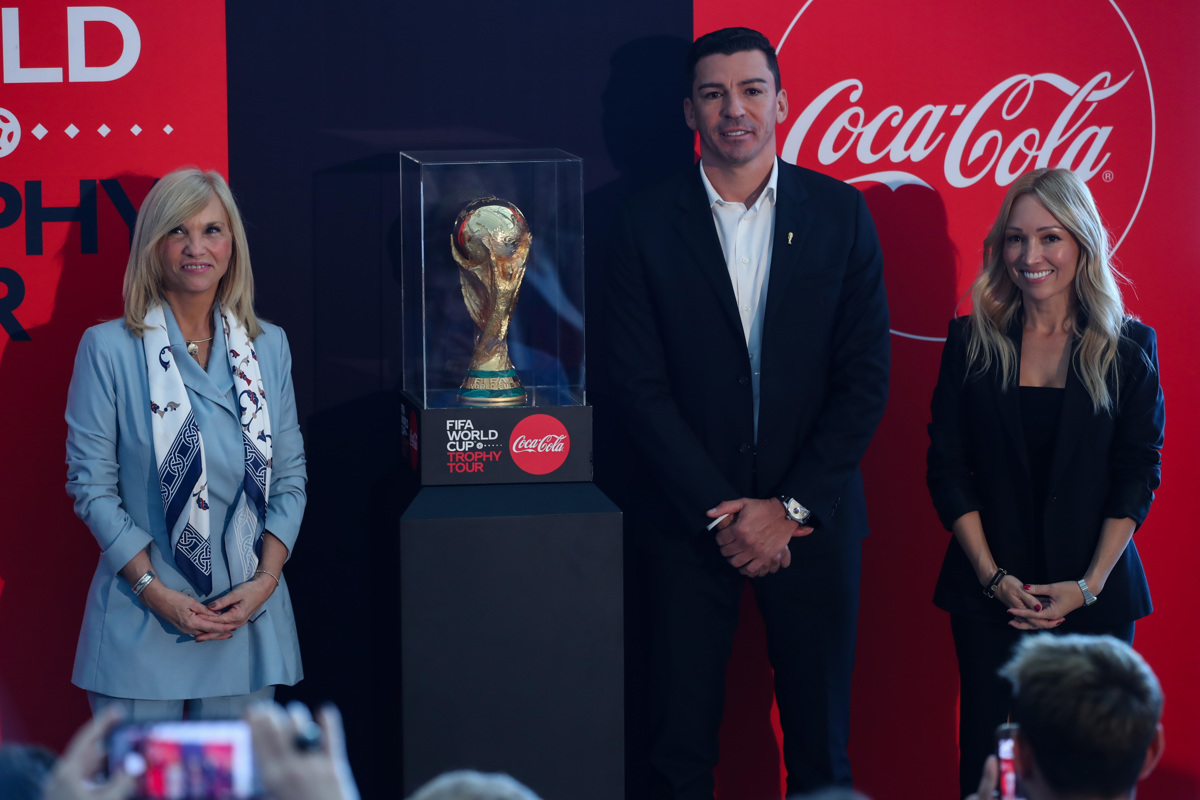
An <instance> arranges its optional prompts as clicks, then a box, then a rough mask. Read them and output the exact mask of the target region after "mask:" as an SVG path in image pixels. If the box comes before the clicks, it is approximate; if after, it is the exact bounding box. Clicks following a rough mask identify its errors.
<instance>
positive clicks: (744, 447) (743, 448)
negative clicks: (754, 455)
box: [738, 443, 750, 455]
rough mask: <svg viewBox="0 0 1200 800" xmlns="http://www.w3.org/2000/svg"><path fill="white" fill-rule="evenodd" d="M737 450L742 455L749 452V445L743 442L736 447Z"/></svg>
mask: <svg viewBox="0 0 1200 800" xmlns="http://www.w3.org/2000/svg"><path fill="white" fill-rule="evenodd" d="M738 452H739V453H741V454H743V455H745V454H746V453H749V452H750V445H748V444H745V443H743V444H742V446H741V447H739V448H738Z"/></svg>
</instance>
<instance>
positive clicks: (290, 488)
mask: <svg viewBox="0 0 1200 800" xmlns="http://www.w3.org/2000/svg"><path fill="white" fill-rule="evenodd" d="M164 311H165V312H166V318H167V327H168V333H169V336H170V340H171V343H172V344H173V345H175V344H177V345H178V350H176V352H180V353H182V352H184V348H185V345H184V339H183V336H182V334H181V333H180V331H179V327H178V325H177V324H176V322H175V318H174V316H173V315H172V314H171V311H170V309H169V308H167V309H164ZM214 317H216V319H215V321H214V326H215V330H216V338H215V339H214V341H213V346H212V353H213V355H212V357H211V358H210V359H209V365H208V370H207V372H206V371H205V370H203V369H201V367H200V365H199V364H198V363H197V362H196V361H195V360H194V359H191V358H180V359H177V360H176V363H177V364H178V365H179V371H180V375H181V376H182V378H183V382H184V385H185V386H186V387H187V392H188V397H189V399H190V401H191V403H192V410H193V412H194V413H195V416H196V421H197V423H198V424H199V427H200V435H201V437H202V438H203V440H204V452H205V461H206V467H207V476H208V482H209V507H210V514H211V517H210V518H211V520H212V528H213V529H212V531H211V534H210V542H211V543H212V556H213V592H212V594H211V595H208V596H206V597H200V596H198V595H197V593H196V591H195V589H194V588H193V587H192V586H191V585H190V584H189V583H188V581H187V580H186V579H185V578H184V577H183V576H182V575H181V574H180V573H179V572H178V570H176V568H175V561H174V558H173V555H172V553H171V547H170V537H169V533H168V531H167V528H166V517H165V514H164V512H163V504H162V495H161V493H160V490H159V485H158V467H157V464H156V461H155V458H154V444H153V436H152V434H151V430H150V414H151V411H150V390H149V380H148V377H147V372H146V357H145V353H144V350H143V347H142V340H141V339H140V338H138V337H136V336H134V335H133V333H132V332H130V330H129V329H128V328H126V327H125V324H124V322H123V321H122V320H113V321H111V322H105V323H103V324H101V325H97V326H95V327H92V328H89V329H88V330H87V331H86V332H85V333H84V335H83V339H82V341H81V342H80V344H79V352H78V354H77V355H76V357H75V372H74V374H73V375H72V377H71V388H70V391H69V393H68V395H67V411H66V418H67V493H68V494H70V495H71V497H72V498H73V499H74V501H75V513H76V514H78V515H79V518H80V519H82V520H83V521H84V523H86V524H87V526H88V528H89V529H90V530H91V532H92V535H93V536H95V537H96V541H97V543H98V544H99V545H100V561H99V564H98V565H97V567H96V573H95V576H94V577H93V578H92V583H91V586H90V588H89V589H88V594H87V602H86V605H85V608H84V614H83V627H82V630H81V631H80V633H79V646H78V648H77V650H76V653H75V669H74V672H73V674H72V677H71V680H72V682H73V683H74V684H75V685H76V686H79V687H81V688H83V689H87V690H89V691H94V692H99V693H101V694H106V695H111V696H113V697H125V698H138V699H147V700H177V699H190V698H197V697H217V696H225V695H238V694H247V693H249V692H253V691H256V690H258V689H261V688H262V687H264V686H267V685H274V684H288V685H291V684H294V683H296V682H297V681H299V680H300V679H301V678H302V677H303V670H302V668H301V665H300V648H299V645H298V643H297V641H296V624H295V619H294V617H293V615H292V603H291V599H290V597H289V595H288V588H287V581H286V579H281V585H280V586H279V588H278V589H276V591H275V593H274V594H272V595H271V598H270V599H269V600H268V601H267V603H266V605H265V606H264V607H263V608H264V611H265V613H263V614H262V615H261V616H259V617H258V618H257V619H256V620H255V621H254V622H251V623H247V624H246V625H245V626H243V627H241V628H239V629H238V630H237V631H235V632H234V635H233V637H232V638H231V639H226V640H223V641H215V642H200V643H197V642H195V641H193V639H192V637H191V636H186V635H184V634H183V633H181V632H180V631H179V630H178V629H176V628H175V627H174V626H172V625H170V624H168V623H166V622H164V621H163V620H161V619H159V618H158V617H157V616H155V614H154V613H153V612H151V611H150V610H149V609H148V608H146V607H145V606H144V605H143V604H142V603H141V601H140V600H138V598H137V597H135V596H134V594H133V589H132V587H131V586H130V585H129V582H128V581H126V580H125V579H124V578H123V577H121V576H120V575H119V574H118V573H119V571H120V569H121V568H122V567H123V566H125V565H126V564H127V563H129V560H130V559H132V558H133V557H134V556H135V555H137V553H138V552H139V551H141V550H144V549H146V547H147V546H149V552H150V559H151V561H152V562H153V565H154V571H155V572H156V573H157V574H158V579H159V580H161V581H163V583H165V584H166V585H167V586H169V587H170V588H172V589H176V590H178V591H181V592H185V593H187V594H190V595H192V596H193V597H197V599H199V600H200V601H201V602H205V601H207V600H209V599H211V598H212V597H215V596H217V595H219V594H223V593H224V592H226V591H228V590H229V589H230V588H231V579H230V574H229V568H228V566H227V564H228V559H226V557H225V552H224V547H223V545H224V530H223V529H219V528H218V525H219V521H220V520H225V521H226V523H228V521H229V518H230V517H231V515H232V512H233V509H234V508H235V507H236V500H237V499H238V494H239V492H240V491H241V481H242V471H243V467H242V458H243V457H242V443H241V432H240V427H239V422H238V412H237V407H236V404H235V399H236V396H237V393H236V392H235V391H233V389H234V379H233V376H232V375H231V374H230V371H229V361H228V359H227V358H224V357H222V356H223V354H224V353H225V352H226V347H225V343H224V336H223V334H222V331H221V324H220V318H219V316H218V315H217V312H216V311H214ZM254 349H255V352H256V353H257V354H258V365H259V369H260V370H261V372H262V379H263V385H264V387H265V388H266V393H267V397H268V402H269V406H268V408H269V409H270V414H271V428H272V436H273V440H272V444H273V452H272V469H271V486H270V496H269V500H268V506H267V520H266V522H267V526H266V527H267V530H268V531H270V532H271V533H272V534H274V535H275V536H276V537H278V538H279V540H280V541H282V542H283V543H284V544H285V545H286V546H287V548H288V554H289V556H290V554H291V553H292V552H293V548H294V546H295V543H296V536H297V534H298V533H299V530H300V520H301V518H302V517H303V515H304V504H305V491H304V486H305V483H306V480H307V476H306V473H305V467H304V443H303V441H302V439H301V436H300V427H299V424H298V422H297V419H296V400H295V393H294V390H293V388H292V376H291V368H292V357H291V352H290V350H289V349H288V342H287V337H286V336H285V335H284V333H283V331H282V330H281V329H280V328H278V327H276V326H274V325H270V324H266V323H263V331H262V333H261V334H260V335H259V336H258V338H257V339H255V341H254Z"/></svg>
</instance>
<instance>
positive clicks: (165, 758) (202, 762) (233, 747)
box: [108, 719, 262, 800]
mask: <svg viewBox="0 0 1200 800" xmlns="http://www.w3.org/2000/svg"><path fill="white" fill-rule="evenodd" d="M108 765H109V772H110V773H112V772H116V771H121V772H126V773H128V774H130V775H133V776H134V777H136V778H137V793H136V794H135V795H134V797H135V798H137V800H216V798H252V797H257V796H259V795H261V794H262V792H261V787H260V786H259V784H258V780H257V776H256V774H255V769H254V753H253V748H252V745H251V741H250V726H249V725H247V724H246V722H245V721H243V720H232V719H231V720H194V721H185V722H149V723H132V724H129V725H122V726H120V727H119V728H117V729H116V730H115V731H113V733H112V735H111V737H110V738H109V744H108Z"/></svg>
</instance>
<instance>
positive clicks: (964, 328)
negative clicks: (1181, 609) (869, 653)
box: [928, 169, 1164, 795]
mask: <svg viewBox="0 0 1200 800" xmlns="http://www.w3.org/2000/svg"><path fill="white" fill-rule="evenodd" d="M1116 277H1117V276H1116V273H1115V271H1114V269H1113V267H1112V265H1111V264H1110V261H1109V243H1108V236H1107V233H1106V232H1105V230H1104V226H1103V223H1102V222H1101V220H1100V215H1099V213H1098V212H1097V210H1096V206H1095V203H1094V201H1093V200H1092V197H1091V194H1090V192H1089V191H1088V189H1087V186H1086V184H1084V183H1083V181H1082V180H1080V179H1079V178H1078V177H1077V176H1076V175H1074V174H1073V173H1071V172H1070V171H1068V170H1046V169H1041V170H1035V171H1033V172H1030V173H1028V174H1026V175H1024V176H1022V177H1021V178H1019V179H1018V180H1017V181H1016V182H1015V183H1014V184H1013V185H1012V186H1011V187H1010V189H1009V191H1008V193H1007V195H1006V196H1005V198H1004V202H1003V204H1002V205H1001V208H1000V213H999V214H998V216H997V218H996V222H995V224H994V225H993V226H992V230H991V232H990V233H989V234H988V236H987V239H986V240H985V242H984V264H983V267H982V269H981V270H980V274H979V276H978V278H976V280H975V283H974V285H973V287H972V290H971V295H972V302H973V305H974V307H973V310H972V312H971V314H970V315H968V316H966V317H961V318H959V319H956V320H953V321H952V322H951V323H950V329H949V333H948V336H947V339H946V345H945V349H944V350H943V352H942V364H941V370H940V372H939V374H938V382H937V387H936V388H935V390H934V396H933V403H932V420H933V421H932V423H931V424H930V426H929V436H930V446H929V454H928V467H929V470H928V483H929V490H930V493H931V494H932V496H933V502H934V506H935V507H936V508H937V511H938V516H939V517H940V519H941V521H942V524H943V525H945V527H946V529H947V530H950V531H953V533H954V536H953V538H952V539H951V540H950V543H949V546H948V547H947V549H946V556H945V559H944V561H943V562H942V569H941V573H940V575H939V576H938V582H937V588H936V591H935V593H934V602H935V603H936V604H937V606H938V607H939V608H942V609H944V610H946V611H948V612H950V620H951V630H952V632H953V634H954V645H955V651H956V653H957V655H958V664H959V676H960V680H961V714H960V730H959V746H960V752H961V762H960V765H959V779H960V788H961V794H962V795H967V794H970V793H971V791H973V790H974V788H975V787H976V786H977V784H978V781H979V775H980V771H981V769H982V767H983V762H984V759H985V758H986V757H987V755H988V754H989V753H990V752H991V751H992V750H993V748H994V730H995V727H996V726H997V725H999V724H1000V723H1002V722H1004V721H1005V719H1006V718H1007V715H1008V701H1009V690H1008V687H1007V684H1005V683H1004V682H1003V680H1002V679H1000V678H999V677H998V676H997V674H996V671H997V669H999V667H1000V666H1001V665H1002V664H1003V663H1004V662H1005V661H1006V660H1007V659H1008V657H1009V655H1010V653H1011V650H1012V648H1013V645H1014V644H1015V643H1016V642H1017V640H1018V638H1019V637H1020V636H1022V635H1024V634H1025V633H1026V632H1030V631H1041V630H1053V631H1061V632H1064V633H1066V632H1077V633H1078V632H1086V633H1107V634H1111V635H1114V636H1116V637H1118V638H1120V639H1123V640H1124V641H1126V642H1130V643H1132V641H1133V629H1134V620H1137V619H1140V618H1141V617H1144V616H1146V615H1147V614H1149V613H1150V611H1151V604H1150V592H1149V588H1148V587H1147V584H1146V576H1145V573H1144V572H1143V570H1142V563H1141V559H1140V558H1139V557H1138V552H1137V547H1136V546H1135V545H1134V543H1133V534H1134V531H1136V530H1137V528H1138V527H1139V526H1140V525H1141V524H1142V522H1143V520H1145V518H1146V514H1147V513H1148V512H1149V510H1150V503H1151V501H1152V500H1153V498H1154V490H1155V489H1156V488H1157V487H1158V484H1159V449H1160V448H1161V447H1162V437H1163V421H1164V411H1163V397H1162V391H1161V389H1160V387H1159V380H1158V352H1157V345H1156V340H1155V335H1154V330H1153V329H1152V328H1150V327H1148V326H1146V325H1143V324H1142V323H1140V322H1137V321H1136V320H1133V319H1132V318H1130V317H1128V316H1127V315H1126V314H1125V310H1124V304H1123V303H1122V300H1121V294H1120V290H1119V289H1118V287H1117V282H1116Z"/></svg>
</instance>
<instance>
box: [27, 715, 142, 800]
mask: <svg viewBox="0 0 1200 800" xmlns="http://www.w3.org/2000/svg"><path fill="white" fill-rule="evenodd" d="M120 721H121V711H120V709H118V708H115V707H110V708H106V709H105V710H104V711H101V712H100V713H99V714H98V715H97V716H95V717H93V718H92V719H91V720H90V721H88V723H87V724H86V725H84V726H83V727H82V728H80V729H79V732H78V733H76V734H75V736H74V738H72V739H71V742H70V744H68V745H67V749H66V752H64V753H63V754H62V756H61V757H60V758H59V759H58V761H56V762H55V764H54V770H53V771H52V772H51V773H50V777H49V779H47V781H46V785H45V787H44V789H43V794H42V798H43V800H124V798H128V797H133V790H134V788H135V785H136V784H135V781H134V779H133V777H132V776H130V775H126V774H125V773H123V772H118V773H117V774H116V775H113V776H111V777H110V778H109V779H108V780H107V781H105V782H103V783H95V782H93V778H94V777H95V776H96V775H97V774H98V773H99V772H100V769H101V767H103V766H104V747H103V742H104V737H105V736H107V735H108V732H109V731H111V730H112V729H113V728H115V727H116V726H117V724H118V723H119V722H120Z"/></svg>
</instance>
